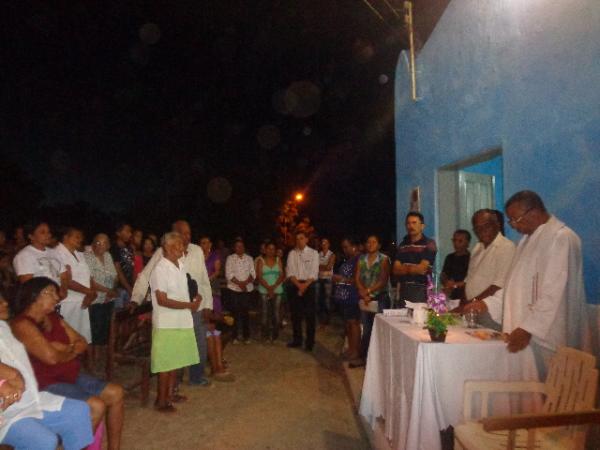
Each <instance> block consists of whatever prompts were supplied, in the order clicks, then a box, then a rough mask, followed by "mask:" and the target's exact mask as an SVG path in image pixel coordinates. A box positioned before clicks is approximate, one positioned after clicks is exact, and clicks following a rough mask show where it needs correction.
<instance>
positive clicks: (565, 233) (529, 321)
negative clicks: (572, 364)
mask: <svg viewBox="0 0 600 450" xmlns="http://www.w3.org/2000/svg"><path fill="white" fill-rule="evenodd" d="M584 307H585V290H584V286H583V270H582V258H581V240H580V239H579V237H578V236H577V234H575V232H574V231H573V230H571V229H570V228H569V227H567V226H566V225H565V224H564V223H563V222H561V221H560V220H558V219H556V217H554V216H551V217H550V219H549V220H548V222H546V223H545V224H543V225H541V226H539V227H538V228H537V229H536V230H535V232H534V233H533V234H531V235H526V236H523V238H522V239H521V241H520V242H519V245H518V247H517V252H516V255H515V259H514V260H513V264H512V269H511V272H510V274H509V276H508V279H507V281H506V285H505V288H504V314H503V319H504V320H503V325H502V328H503V331H505V332H508V333H510V332H512V331H513V330H515V329H516V328H522V329H524V330H526V331H528V332H529V333H531V335H532V340H533V342H534V343H536V344H538V345H539V346H540V347H543V348H546V349H548V350H551V351H555V350H556V349H557V347H558V346H561V345H567V346H569V347H575V348H580V346H581V334H582V329H581V328H582V326H583V320H582V318H583V312H584Z"/></svg>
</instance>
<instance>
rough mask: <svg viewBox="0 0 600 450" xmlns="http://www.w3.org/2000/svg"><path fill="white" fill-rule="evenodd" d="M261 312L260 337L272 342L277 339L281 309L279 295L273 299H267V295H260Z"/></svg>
mask: <svg viewBox="0 0 600 450" xmlns="http://www.w3.org/2000/svg"><path fill="white" fill-rule="evenodd" d="M260 299H261V304H262V308H261V312H262V320H261V325H262V335H263V338H271V339H273V340H275V339H277V338H278V337H279V323H280V320H279V308H280V307H281V294H275V297H274V298H267V294H260Z"/></svg>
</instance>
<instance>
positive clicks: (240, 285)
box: [225, 239, 256, 344]
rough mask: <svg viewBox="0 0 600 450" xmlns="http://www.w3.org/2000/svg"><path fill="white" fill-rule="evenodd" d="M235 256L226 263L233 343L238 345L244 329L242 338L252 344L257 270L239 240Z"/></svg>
mask: <svg viewBox="0 0 600 450" xmlns="http://www.w3.org/2000/svg"><path fill="white" fill-rule="evenodd" d="M233 252H234V253H233V254H231V255H229V256H228V257H227V260H226V261H225V278H226V279H227V289H229V290H230V300H231V308H232V309H233V315H234V318H235V321H236V323H235V326H234V327H233V343H234V344H237V343H239V341H238V333H239V332H238V329H239V328H240V327H242V336H243V338H244V342H245V343H246V344H249V343H250V315H249V310H250V300H251V294H250V293H251V292H252V291H253V290H254V279H255V278H256V269H255V265H254V260H253V259H252V257H251V256H250V255H247V254H246V253H245V252H246V248H245V246H244V242H243V241H242V240H241V239H237V240H236V241H235V242H234V243H233Z"/></svg>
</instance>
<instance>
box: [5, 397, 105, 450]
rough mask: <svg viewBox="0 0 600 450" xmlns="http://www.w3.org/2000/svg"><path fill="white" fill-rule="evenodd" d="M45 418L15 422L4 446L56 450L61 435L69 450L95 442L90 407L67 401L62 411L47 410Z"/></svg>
mask: <svg viewBox="0 0 600 450" xmlns="http://www.w3.org/2000/svg"><path fill="white" fill-rule="evenodd" d="M43 414H44V416H43V417H42V418H41V419H34V418H31V417H27V418H25V419H21V420H18V421H16V422H15V423H13V424H12V425H11V426H10V428H9V429H8V432H7V433H6V436H4V439H3V440H2V444H6V445H10V446H12V447H14V448H15V450H56V447H57V446H58V436H60V438H61V440H62V445H63V448H64V449H65V450H81V449H82V448H85V447H87V446H88V445H89V444H91V443H92V442H93V440H94V435H93V433H92V419H91V416H90V407H89V406H88V404H87V403H85V402H82V401H79V400H71V399H68V398H67V399H65V401H64V403H63V405H62V408H61V409H60V410H59V411H44V412H43Z"/></svg>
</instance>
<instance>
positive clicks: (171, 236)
mask: <svg viewBox="0 0 600 450" xmlns="http://www.w3.org/2000/svg"><path fill="white" fill-rule="evenodd" d="M177 239H179V240H182V239H183V238H182V237H181V234H179V233H178V232H177V231H169V232H167V233H165V234H163V237H162V238H161V240H160V245H162V246H163V247H164V246H165V245H167V244H169V243H171V242H172V241H175V240H177Z"/></svg>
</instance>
